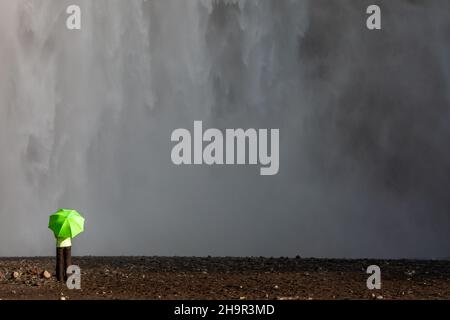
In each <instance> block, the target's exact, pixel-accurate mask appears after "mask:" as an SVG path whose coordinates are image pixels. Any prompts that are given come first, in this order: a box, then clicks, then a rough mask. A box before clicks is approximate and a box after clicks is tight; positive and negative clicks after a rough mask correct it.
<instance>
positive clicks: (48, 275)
mask: <svg viewBox="0 0 450 320" xmlns="http://www.w3.org/2000/svg"><path fill="white" fill-rule="evenodd" d="M42 276H43V277H44V278H45V279H50V278H51V276H52V275H51V274H50V272H48V271H47V270H45V271H44V272H42Z"/></svg>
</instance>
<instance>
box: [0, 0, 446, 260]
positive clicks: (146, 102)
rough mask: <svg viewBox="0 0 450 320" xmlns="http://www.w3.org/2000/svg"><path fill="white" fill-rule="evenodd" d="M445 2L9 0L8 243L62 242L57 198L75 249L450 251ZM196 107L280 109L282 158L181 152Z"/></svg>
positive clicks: (212, 121)
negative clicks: (55, 228) (82, 220)
mask: <svg viewBox="0 0 450 320" xmlns="http://www.w3.org/2000/svg"><path fill="white" fill-rule="evenodd" d="M437 2H438V1H429V2H427V3H426V4H425V2H423V3H421V2H420V1H419V2H417V3H416V2H411V1H407V0H404V1H398V3H395V4H393V3H392V4H390V3H387V2H385V3H384V4H385V7H386V9H388V10H387V11H386V12H387V14H386V17H383V19H384V20H383V22H384V23H385V26H386V27H385V28H391V30H389V31H387V30H383V31H382V32H381V33H378V34H369V33H368V31H367V30H365V29H364V23H363V22H364V17H365V10H364V4H363V3H361V2H359V3H357V1H353V2H352V1H343V2H342V4H337V3H335V4H330V3H329V2H327V1H307V0H285V1H278V0H276V1H275V0H267V1H266V0H255V1H246V0H240V1H237V0H230V1H226V0H222V1H216V0H192V1H191V0H189V1H179V0H129V1H125V0H95V1H93V0H72V1H68V0H40V1H33V0H16V1H6V0H4V1H1V3H0V12H1V13H0V15H1V19H0V59H1V61H2V63H1V64H0V101H1V104H0V121H1V123H0V148H1V149H2V150H3V151H4V152H3V154H2V157H1V158H0V179H1V181H2V182H1V184H0V186H1V189H0V243H1V245H0V255H50V254H52V253H53V247H52V246H53V243H52V241H53V239H52V235H51V233H50V231H49V230H47V229H46V224H47V218H48V215H49V214H50V213H51V212H52V211H55V210H56V209H58V208H59V207H71V208H72V207H73V208H76V209H77V210H79V211H80V212H82V213H83V214H84V215H85V217H86V232H85V233H84V234H83V235H82V236H80V237H79V238H77V239H76V241H75V242H74V250H75V254H96V255H127V254H133V255H134V254H146V255H153V254H162V255H208V254H210V255H295V254H302V255H315V256H347V257H348V256H383V257H384V256H386V257H390V256H395V257H399V256H407V257H422V256H430V255H431V256H433V257H434V256H440V255H444V254H445V252H447V255H448V250H449V249H450V247H449V243H450V242H449V241H448V240H449V239H448V237H449V236H448V232H447V231H446V230H448V227H449V225H450V220H449V209H450V202H449V201H448V196H447V195H446V192H444V191H443V190H448V188H447V187H449V186H450V183H449V182H448V179H446V178H444V177H445V176H447V177H448V173H449V171H450V168H449V166H448V163H450V162H448V160H449V159H450V154H449V152H448V151H446V150H445V147H444V145H443V144H441V142H442V143H444V141H448V138H449V137H450V134H449V133H450V132H449V129H448V127H449V126H448V120H449V113H448V107H447V106H448V92H449V90H448V89H449V88H448V83H447V79H448V76H447V75H448V71H449V70H448V62H447V55H445V54H443V52H444V53H445V52H448V50H449V48H450V45H449V43H448V41H446V35H445V33H444V32H443V30H445V28H448V27H449V23H448V22H447V21H446V18H445V15H443V14H439V15H438V16H437V18H434V19H431V17H433V16H435V15H436V13H438V12H439V11H440V10H442V9H440V8H439V6H438V5H437V4H436V3H437ZM70 4H78V5H80V7H81V9H82V28H81V30H79V31H78V30H77V31H70V30H67V29H66V27H65V20H66V18H67V14H66V8H67V6H69V5H70ZM444 7H446V9H447V10H448V8H450V6H447V5H444ZM396 14H398V15H400V16H401V17H404V16H405V15H406V16H409V17H413V18H415V19H417V20H420V23H418V24H419V25H420V26H417V25H415V26H409V25H407V24H405V19H403V18H402V19H400V20H396V18H395V15H396ZM415 21H416V20H415ZM417 41H423V42H422V43H421V44H420V45H419V44H418V43H417ZM424 57H425V58H426V59H429V62H428V64H425V63H424V62H423V59H424ZM426 66H428V67H426ZM405 79H406V80H405ZM416 88H420V90H421V94H419V93H418V92H419V91H417V90H416ZM427 106H428V107H429V108H432V110H431V111H429V113H426V115H425V116H421V114H422V113H423V112H425V111H426V110H428V109H425V108H426V107H427ZM194 120H202V121H203V122H204V123H205V125H209V126H212V127H217V128H241V127H242V128H250V127H256V128H280V139H281V147H280V153H281V154H280V161H281V162H280V173H279V174H278V175H277V176H274V177H271V178H262V177H261V176H260V175H259V174H258V171H257V170H256V169H255V168H252V167H242V166H241V167H223V168H215V167H196V166H191V167H176V166H174V165H173V164H172V163H171V161H170V150H171V147H172V144H171V142H170V133H171V132H172V131H173V130H174V129H176V128H181V127H191V126H192V124H193V122H194ZM446 139H447V140H446ZM416 152H417V153H416ZM428 157H430V158H428ZM446 188H447V189H446ZM417 242H420V243H419V244H417ZM392 243H394V245H393V244H392ZM414 246H415V247H414Z"/></svg>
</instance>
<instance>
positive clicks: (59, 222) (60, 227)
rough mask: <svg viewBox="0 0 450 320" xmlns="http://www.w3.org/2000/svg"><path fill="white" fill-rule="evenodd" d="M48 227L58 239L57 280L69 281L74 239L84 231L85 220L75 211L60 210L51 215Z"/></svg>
mask: <svg viewBox="0 0 450 320" xmlns="http://www.w3.org/2000/svg"><path fill="white" fill-rule="evenodd" d="M48 227H49V229H50V230H52V231H53V234H54V235H55V238H56V278H57V279H58V281H67V278H68V277H67V268H68V267H70V266H71V265H72V239H73V238H75V237H76V236H77V235H78V234H80V233H82V232H83V231H84V218H83V217H82V216H81V215H80V214H79V213H78V212H77V211H76V210H73V209H59V210H58V211H57V212H55V213H54V214H52V215H50V218H49V221H48Z"/></svg>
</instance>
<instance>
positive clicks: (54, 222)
mask: <svg viewBox="0 0 450 320" xmlns="http://www.w3.org/2000/svg"><path fill="white" fill-rule="evenodd" d="M48 227H49V229H50V230H52V231H53V233H54V234H55V237H56V238H74V237H76V236H77V235H78V234H80V233H81V232H83V231H84V218H83V217H82V216H81V214H79V213H78V212H77V211H76V210H72V209H59V210H58V211H56V212H55V213H54V214H52V215H51V216H50V219H49V222H48Z"/></svg>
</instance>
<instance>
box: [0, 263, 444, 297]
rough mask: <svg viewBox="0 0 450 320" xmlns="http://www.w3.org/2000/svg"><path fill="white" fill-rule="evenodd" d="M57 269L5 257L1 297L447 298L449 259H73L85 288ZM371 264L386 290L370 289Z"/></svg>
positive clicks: (0, 266) (1, 266)
mask: <svg viewBox="0 0 450 320" xmlns="http://www.w3.org/2000/svg"><path fill="white" fill-rule="evenodd" d="M54 263H55V261H54V259H53V258H1V259H0V299H2V300H8V299H54V300H61V298H62V297H64V299H67V300H75V299H237V300H239V299H247V300H250V299H282V300H296V299H303V300H317V299H383V300H389V299H450V261H446V260H443V261H421V260H332V259H303V258H299V257H297V258H226V257H224V258H213V257H205V258H198V257H74V259H73V263H74V264H76V265H78V266H80V268H81V289H80V290H69V289H68V288H67V287H66V286H65V284H63V283H59V282H57V281H56V279H55V277H54V275H52V274H51V273H52V272H53V268H54ZM372 264H376V265H378V266H379V267H380V268H381V276H382V288H381V290H368V289H367V287H366V280H367V277H368V276H369V275H368V274H367V273H366V268H367V267H368V266H369V265H372ZM15 272H16V273H17V274H18V275H19V276H18V277H17V278H15V277H14V274H15Z"/></svg>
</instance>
